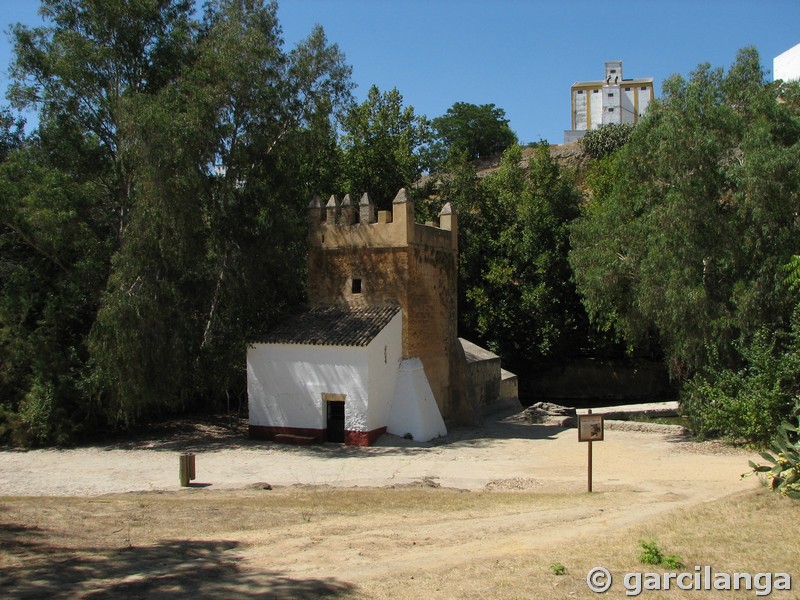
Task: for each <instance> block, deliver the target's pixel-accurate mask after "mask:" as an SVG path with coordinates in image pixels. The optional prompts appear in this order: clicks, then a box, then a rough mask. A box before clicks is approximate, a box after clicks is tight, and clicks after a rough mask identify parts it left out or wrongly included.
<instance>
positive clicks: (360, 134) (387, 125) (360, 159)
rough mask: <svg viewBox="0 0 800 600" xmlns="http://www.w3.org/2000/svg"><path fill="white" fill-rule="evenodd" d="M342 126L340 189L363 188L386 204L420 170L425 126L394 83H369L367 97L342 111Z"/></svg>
mask: <svg viewBox="0 0 800 600" xmlns="http://www.w3.org/2000/svg"><path fill="white" fill-rule="evenodd" d="M342 130H343V134H342V136H341V139H340V147H341V150H342V173H343V181H342V184H341V186H340V187H341V188H342V190H343V191H344V192H348V193H351V194H358V195H360V194H363V193H364V192H367V193H369V195H370V196H371V197H372V198H373V200H374V201H375V203H376V205H377V206H378V207H380V208H386V207H388V206H389V205H390V204H391V202H392V199H393V198H394V197H395V195H396V194H397V192H398V190H399V189H400V188H402V187H408V186H410V185H411V184H412V183H414V182H415V181H417V180H418V179H419V177H420V176H421V175H422V173H423V171H424V169H425V167H426V164H425V153H424V150H425V148H426V146H427V144H429V142H430V126H429V124H428V121H427V119H426V118H425V117H424V116H418V115H415V114H414V108H413V107H411V106H407V107H404V106H403V97H402V96H401V95H400V92H398V91H397V89H396V88H395V89H392V90H390V91H388V92H381V91H380V90H379V89H378V88H377V86H374V85H373V86H372V87H371V88H370V90H369V93H368V94H367V99H366V100H365V101H364V102H363V103H361V104H358V105H356V106H353V107H352V108H351V109H350V110H349V111H348V112H347V113H346V114H345V115H344V117H343V119H342Z"/></svg>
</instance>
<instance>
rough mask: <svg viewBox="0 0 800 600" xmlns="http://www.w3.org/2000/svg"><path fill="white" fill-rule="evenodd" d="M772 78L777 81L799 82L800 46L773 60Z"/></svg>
mask: <svg viewBox="0 0 800 600" xmlns="http://www.w3.org/2000/svg"><path fill="white" fill-rule="evenodd" d="M772 78H773V80H775V81H777V80H778V79H782V80H783V81H797V80H798V79H800V44H797V45H796V46H794V47H793V48H789V49H788V50H787V51H786V52H783V53H781V54H779V55H778V56H776V57H775V58H774V59H772Z"/></svg>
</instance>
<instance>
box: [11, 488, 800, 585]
mask: <svg viewBox="0 0 800 600" xmlns="http://www.w3.org/2000/svg"><path fill="white" fill-rule="evenodd" d="M633 501H634V498H633V492H618V493H608V494H593V495H591V496H588V495H585V494H580V495H564V494H558V495H556V494H553V495H550V494H541V493H532V492H482V493H476V492H461V491H458V490H450V489H437V488H433V487H429V486H427V485H425V484H422V485H420V486H416V487H403V488H395V489H374V488H364V489H358V488H356V489H337V488H324V487H323V488H319V487H292V488H282V489H278V490H273V491H263V490H241V491H236V492H212V491H210V490H202V489H192V490H184V491H181V492H180V493H151V494H126V495H115V496H104V497H94V498H0V590H2V591H3V595H4V596H5V597H43V596H48V595H49V596H58V597H91V598H100V597H117V596H120V597H122V596H125V597H128V598H138V597H141V598H144V597H148V598H149V597H159V598H183V597H188V596H196V597H205V598H223V597H224V598H232V599H236V598H256V597H257V598H263V597H268V598H324V597H330V598H333V597H342V598H375V599H385V598H416V597H420V596H423V597H426V598H465V599H466V598H507V599H513V598H540V599H549V598H596V597H597V596H596V595H595V594H593V593H591V592H589V591H588V589H587V587H586V582H585V578H586V573H587V572H588V571H589V569H591V568H592V567H595V566H598V565H602V566H605V567H607V568H608V569H609V570H610V571H611V572H612V574H614V576H615V581H617V585H615V588H614V590H615V593H614V594H613V596H612V597H624V589H623V588H622V587H621V579H622V574H623V573H625V572H629V571H653V570H655V571H657V572H662V571H663V569H659V568H654V567H645V566H643V565H640V564H639V563H638V562H637V559H636V553H637V542H638V540H640V539H651V540H655V541H656V542H657V543H658V545H659V546H660V547H661V548H663V549H664V550H665V551H667V552H670V553H675V554H678V555H679V556H680V557H681V558H682V559H683V562H684V563H685V564H686V565H688V567H687V570H688V571H691V570H692V569H693V568H694V566H695V565H701V566H704V565H711V566H712V567H713V569H714V570H716V571H730V572H734V571H750V572H752V573H757V572H766V571H770V572H787V573H790V574H792V575H793V576H795V577H800V555H798V553H797V549H796V540H797V539H800V519H798V518H797V515H798V509H799V508H800V504H798V503H797V502H792V501H788V500H785V499H783V498H781V497H779V496H776V495H774V494H770V493H769V492H767V491H766V490H763V489H762V490H756V491H750V492H747V493H742V494H738V495H734V496H729V497H727V498H725V499H723V500H721V501H717V502H713V503H708V504H703V505H699V506H695V507H693V508H690V509H687V510H681V511H675V512H672V513H669V514H666V515H662V516H659V517H656V518H654V519H652V520H651V521H650V522H648V523H646V525H637V526H633V527H627V528H623V529H620V530H617V531H614V530H613V529H611V530H610V529H609V526H608V525H604V521H603V518H604V517H603V514H605V513H604V512H603V511H610V510H611V509H612V508H616V509H619V507H620V506H625V505H626V503H630V502H633ZM520 514H531V515H533V516H535V518H537V519H539V518H541V519H544V521H543V522H545V521H546V522H547V523H552V522H556V521H565V520H569V519H582V521H580V522H584V523H585V525H583V526H580V527H578V529H577V535H573V537H571V538H569V539H566V540H563V541H559V540H548V539H541V540H537V535H538V532H539V529H538V528H537V526H535V525H532V526H531V527H530V530H529V531H528V530H527V529H524V530H523V533H527V534H529V536H530V542H531V543H530V544H528V545H527V546H520V544H519V536H518V535H517V536H516V537H515V538H514V539H515V540H516V542H514V543H510V542H509V545H508V546H507V547H504V546H503V540H504V539H505V538H504V535H503V533H502V532H501V531H500V532H498V530H500V529H502V524H503V523H504V522H506V521H510V520H512V519H513V518H514V517H517V518H518V517H519V515H520ZM487 515H489V516H491V518H492V519H496V521H490V520H485V521H481V524H479V525H476V526H475V527H474V528H470V524H471V523H473V522H475V521H476V520H481V519H487V518H488V517H487ZM491 523H495V525H494V526H493V527H494V529H495V531H488V530H486V529H482V528H483V527H488V526H490V524H491ZM515 529H516V531H514V532H509V539H510V538H511V535H510V534H511V533H515V534H519V529H520V526H519V525H515ZM428 530H430V531H435V532H436V533H432V534H431V536H430V538H426V537H425V535H424V532H425V531H428ZM448 531H451V533H448ZM421 532H422V533H421ZM370 536H371V537H370ZM483 540H485V547H486V552H485V553H484V552H481V551H480V548H482V546H481V543H482V541H483ZM355 546H358V547H357V548H356V547H355ZM475 548H478V551H476V550H475ZM355 550H358V552H357V553H356V552H355ZM370 553H372V555H371V556H370ZM362 554H364V555H365V556H364V557H363V560H362V562H358V557H359V556H361V555H362ZM351 556H352V557H354V561H353V564H355V565H356V567H353V569H354V570H352V571H349V570H348V569H349V567H348V565H349V564H350V562H348V561H349V560H350V557H351ZM417 557H419V558H417ZM442 557H446V559H447V560H446V561H444V562H443V560H442ZM303 561H307V563H308V564H304V562H303ZM387 561H388V562H387ZM553 563H561V564H563V565H564V566H566V568H567V573H566V574H565V575H561V576H557V575H554V574H553V573H552V571H551V570H550V569H549V566H550V565H551V564H553ZM386 564H390V565H391V566H390V567H389V569H388V573H387V572H386V570H385V567H386ZM359 569H360V570H359ZM370 569H372V570H370ZM382 569H384V570H382ZM298 573H302V575H299V574H298ZM793 583H796V586H800V581H797V582H793ZM707 596H708V594H707V593H706V592H701V593H699V594H695V593H688V592H684V591H675V592H670V593H661V592H647V593H645V594H643V597H647V598H661V597H666V598H672V597H679V598H695V597H697V598H700V597H707ZM712 596H713V594H712ZM719 596H720V597H721V598H722V597H724V598H737V597H748V598H752V597H753V592H750V593H749V594H748V593H740V594H736V593H719ZM772 597H776V598H782V597H785V598H794V597H797V593H796V592H773V595H772Z"/></svg>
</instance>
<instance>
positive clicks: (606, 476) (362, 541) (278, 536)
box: [0, 415, 759, 598]
mask: <svg viewBox="0 0 800 600" xmlns="http://www.w3.org/2000/svg"><path fill="white" fill-rule="evenodd" d="M242 427H243V425H242V423H239V425H238V428H237V430H236V431H230V430H229V429H226V428H225V427H223V425H222V423H221V422H218V421H207V422H200V423H182V424H181V423H179V424H173V425H172V426H170V427H166V428H159V429H155V430H153V431H152V432H150V433H149V434H147V435H142V436H139V437H137V438H135V439H128V440H122V441H115V442H111V443H108V444H105V445H102V446H89V447H81V448H74V449H63V450H33V451H15V450H9V449H6V450H3V451H2V452H0V494H2V496H3V497H0V536H1V537H0V592H3V591H4V588H5V594H6V595H9V596H10V597H31V598H33V597H42V596H43V595H50V596H59V595H63V597H76V598H78V597H92V598H95V597H97V598H99V597H112V596H114V597H116V596H115V594H119V595H120V596H123V595H124V596H126V597H168V598H173V597H175V598H177V597H186V596H197V597H219V598H222V597H226V598H239V597H242V598H251V597H252V598H256V597H257V598H318V597H375V598H384V597H385V598H389V597H416V596H417V595H419V594H420V593H423V594H424V595H427V596H428V597H441V598H447V597H449V596H448V594H447V593H445V592H439V593H434V592H436V591H437V590H439V589H440V588H441V585H440V584H441V580H442V578H444V579H446V578H447V573H450V572H456V571H454V569H456V570H458V569H462V570H463V569H465V568H467V567H466V566H465V565H467V566H468V565H471V566H470V567H469V569H468V570H471V571H474V570H475V569H477V570H478V572H479V571H480V568H479V565H483V566H484V567H485V566H486V565H492V564H497V565H500V564H501V563H506V562H507V561H508V560H515V559H517V558H519V557H520V556H524V555H526V553H528V554H529V553H537V552H538V553H544V554H545V555H549V556H558V555H559V552H558V550H559V549H562V552H563V549H564V548H567V547H569V546H570V544H574V543H575V542H576V541H580V540H583V539H586V538H587V537H591V538H594V539H602V538H603V536H605V535H612V534H614V533H616V532H619V531H620V530H623V529H625V528H629V527H631V526H637V525H642V524H645V523H647V522H649V521H651V520H653V519H656V518H659V517H663V516H664V515H670V514H675V515H679V514H681V512H683V511H687V510H690V509H694V508H696V507H698V506H701V505H703V504H704V503H708V502H711V501H716V500H719V499H722V498H726V497H734V498H735V497H736V495H737V494H742V493H744V494H748V493H752V492H753V490H754V489H756V488H757V487H758V485H759V484H758V481H757V480H756V479H755V478H752V477H751V478H746V479H741V477H740V476H741V474H742V473H743V472H745V471H746V470H747V461H748V459H753V460H758V457H757V456H754V454H753V453H749V452H747V451H744V450H739V449H733V448H730V447H728V446H725V445H723V444H720V443H708V442H706V443H696V442H692V441H690V440H688V439H686V438H685V437H683V436H682V435H679V434H678V433H677V432H676V430H674V429H669V428H666V429H659V428H652V429H653V430H652V431H630V430H627V429H624V427H625V426H619V427H620V428H617V427H615V426H613V424H612V425H611V426H610V427H607V429H606V432H605V440H604V441H602V442H595V443H594V444H593V490H594V492H595V493H594V494H592V495H591V496H589V495H588V494H586V488H587V449H588V448H587V444H585V443H579V442H578V440H577V431H576V430H575V429H561V428H557V427H552V426H544V425H530V424H527V423H525V422H523V421H522V420H521V419H519V418H518V417H515V416H505V417H504V416H503V415H498V416H495V417H493V418H490V419H488V420H487V421H486V423H485V426H484V427H482V428H476V429H456V430H453V431H451V432H450V434H449V435H448V436H447V438H443V439H440V440H437V441H436V442H434V443H426V444H422V443H414V442H411V441H408V440H403V439H401V438H397V437H394V436H384V437H383V438H381V440H379V442H378V444H377V445H376V446H373V447H370V448H355V447H344V446H338V445H332V444H325V445H322V446H312V447H292V446H282V445H276V444H271V443H264V442H255V441H250V440H248V439H246V437H245V436H244V435H243V431H242ZM182 452H194V453H195V455H196V466H197V469H196V470H197V479H196V480H195V482H193V485H192V487H190V488H181V487H180V486H179V481H178V456H179V455H180V453H182ZM266 488H271V489H266ZM27 496H34V497H36V499H33V500H31V499H29V498H24V497H27ZM21 497H22V498H21ZM133 550H135V551H136V556H137V559H136V561H130V560H129V559H128V558H126V557H129V554H125V553H126V552H128V553H130V552H132V551H133ZM598 552H600V550H598ZM567 554H568V553H567ZM562 556H563V554H562ZM98 557H102V558H103V562H102V564H103V565H105V566H104V567H102V568H100V567H99V564H100V562H99V558H98ZM54 565H56V566H55V567H54ZM192 569H194V571H193V572H194V573H195V574H196V576H191V575H186V576H181V577H178V578H177V579H174V576H175V574H176V573H177V574H180V573H184V572H185V573H191V572H192V571H191V570H192ZM209 569H210V571H208V570H209ZM206 571H208V572H206ZM168 574H169V577H168V576H167V575H168ZM415 577H416V582H417V583H416V587H415V586H414V584H412V585H411V586H410V587H408V589H405V586H401V589H398V588H396V587H392V589H387V588H386V586H387V585H388V584H387V583H386V582H387V581H390V582H402V581H408V582H411V580H414V579H415ZM426 578H427V579H426ZM143 582H148V583H146V584H145V583H143ZM153 582H157V583H153ZM191 582H194V583H191ZM197 582H202V586H201V587H199V588H197V589H194V587H196V586H197V585H199V584H198V583H197ZM420 582H426V583H425V584H422V583H420ZM576 585H577V584H576ZM581 585H582V587H584V588H585V584H581ZM153 586H156V587H153ZM475 589H476V592H475V595H474V596H472V595H470V594H469V593H466V594H465V593H464V592H463V590H462V592H460V594H459V595H460V596H462V597H485V591H483V590H481V591H477V590H478V588H477V587H476V588H475ZM259 590H261V591H260V592H259ZM264 590H267V592H264ZM381 590H383V591H381ZM565 594H566V595H564V596H561V595H558V594H556V595H553V596H552V597H575V592H574V591H573V592H570V593H567V592H566V591H565ZM496 597H516V596H513V595H511V596H506V595H503V594H500V593H498V594H497V596H496ZM578 597H583V595H582V593H578ZM586 597H591V594H590V595H589V596H586Z"/></svg>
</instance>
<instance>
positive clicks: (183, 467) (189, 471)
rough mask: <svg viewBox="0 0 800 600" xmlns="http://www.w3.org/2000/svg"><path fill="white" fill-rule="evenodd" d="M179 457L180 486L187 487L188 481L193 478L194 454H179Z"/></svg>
mask: <svg viewBox="0 0 800 600" xmlns="http://www.w3.org/2000/svg"><path fill="white" fill-rule="evenodd" d="M179 458H180V462H179V465H180V473H179V476H180V481H181V487H189V482H190V481H191V480H193V479H194V478H195V470H194V454H181V455H180V457H179Z"/></svg>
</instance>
